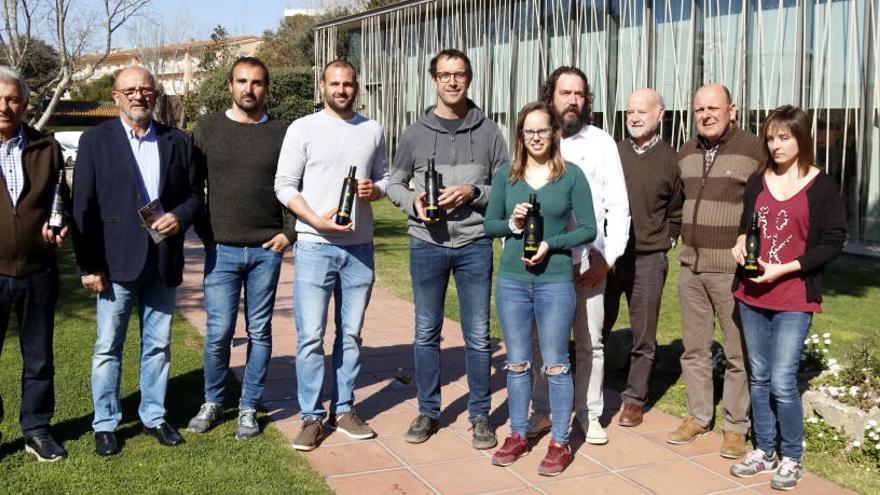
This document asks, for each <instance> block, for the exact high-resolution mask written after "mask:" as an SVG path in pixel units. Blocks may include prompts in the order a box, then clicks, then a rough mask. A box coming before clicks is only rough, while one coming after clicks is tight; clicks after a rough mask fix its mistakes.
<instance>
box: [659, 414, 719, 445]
mask: <svg viewBox="0 0 880 495" xmlns="http://www.w3.org/2000/svg"><path fill="white" fill-rule="evenodd" d="M706 433H709V428H704V427H702V426H700V425H699V424H697V422H696V421H695V420H694V418H688V419H686V420H684V421H682V423H681V424H680V425H679V426H678V428H677V429H676V430H675V431H673V432H672V433H670V434H669V436H667V437H666V442H667V443H671V444H675V445H681V444H685V443H691V442H693V441H694V440H696V439H698V438H700V437H701V436H703V435H705V434H706Z"/></svg>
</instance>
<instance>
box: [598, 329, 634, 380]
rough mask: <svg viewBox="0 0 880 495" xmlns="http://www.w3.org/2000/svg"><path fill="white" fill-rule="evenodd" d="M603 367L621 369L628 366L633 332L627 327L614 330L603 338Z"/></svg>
mask: <svg viewBox="0 0 880 495" xmlns="http://www.w3.org/2000/svg"><path fill="white" fill-rule="evenodd" d="M604 344H605V369H606V370H609V371H622V370H625V369H626V368H627V367H629V362H630V353H632V348H633V333H632V330H631V329H629V328H622V329H620V330H615V331H613V332H611V333H610V334H609V335H608V338H607V339H605V342H604Z"/></svg>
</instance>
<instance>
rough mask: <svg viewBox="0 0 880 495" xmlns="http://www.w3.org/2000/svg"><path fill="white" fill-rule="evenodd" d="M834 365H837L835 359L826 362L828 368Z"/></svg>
mask: <svg viewBox="0 0 880 495" xmlns="http://www.w3.org/2000/svg"><path fill="white" fill-rule="evenodd" d="M835 364H837V360H836V359H834V358H831V359H829V360H828V366H834V365H835Z"/></svg>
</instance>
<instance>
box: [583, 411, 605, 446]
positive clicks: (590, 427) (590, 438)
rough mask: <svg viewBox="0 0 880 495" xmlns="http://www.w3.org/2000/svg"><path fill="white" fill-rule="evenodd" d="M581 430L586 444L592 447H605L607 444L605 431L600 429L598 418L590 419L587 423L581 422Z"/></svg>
mask: <svg viewBox="0 0 880 495" xmlns="http://www.w3.org/2000/svg"><path fill="white" fill-rule="evenodd" d="M581 428H582V429H583V430H584V435H585V436H586V439H585V440H586V441H587V443H589V444H593V445H605V444H606V443H608V435H607V434H606V433H605V430H604V429H602V425H601V424H600V423H599V419H598V418H596V419H590V420H589V421H582V422H581Z"/></svg>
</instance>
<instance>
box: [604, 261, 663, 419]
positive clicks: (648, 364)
mask: <svg viewBox="0 0 880 495" xmlns="http://www.w3.org/2000/svg"><path fill="white" fill-rule="evenodd" d="M668 270H669V262H668V260H667V259H666V253H665V252H663V251H660V252H656V253H649V254H633V252H632V250H631V249H629V250H627V252H626V253H625V254H624V255H623V256H621V257H620V258H618V260H617V261H616V262H615V263H614V269H613V270H612V271H610V272H608V280H607V284H606V286H605V324H604V327H603V333H604V334H606V335H607V333H608V332H610V331H611V329H612V328H613V327H614V323H615V322H616V321H617V313H618V311H619V310H620V296H621V295H626V302H627V304H629V320H630V327H632V333H633V349H632V354H631V355H630V366H629V375H628V377H627V380H626V389H625V390H624V391H623V401H624V402H628V403H634V404H638V405H640V406H642V405H644V404H645V401H647V400H648V385H649V383H650V381H651V373H652V372H653V370H654V353H655V351H656V349H657V320H658V319H659V317H660V299H661V296H662V295H663V285H664V284H665V283H666V273H667V272H668Z"/></svg>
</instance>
